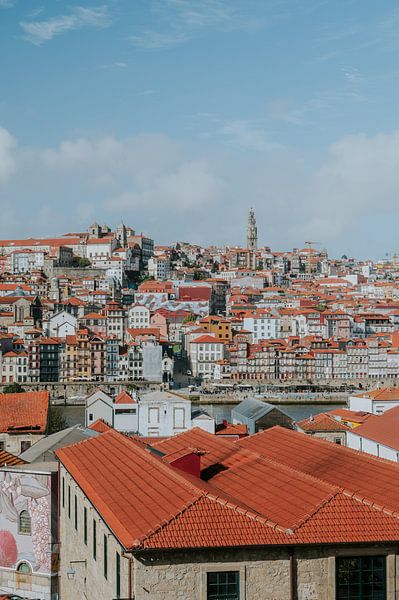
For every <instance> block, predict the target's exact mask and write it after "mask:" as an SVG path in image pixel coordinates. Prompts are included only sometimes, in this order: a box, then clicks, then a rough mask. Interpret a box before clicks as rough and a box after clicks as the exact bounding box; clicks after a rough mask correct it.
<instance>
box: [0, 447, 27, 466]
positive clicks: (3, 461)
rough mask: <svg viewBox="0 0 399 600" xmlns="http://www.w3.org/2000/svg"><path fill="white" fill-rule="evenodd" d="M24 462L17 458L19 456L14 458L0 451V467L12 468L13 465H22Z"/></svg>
mask: <svg viewBox="0 0 399 600" xmlns="http://www.w3.org/2000/svg"><path fill="white" fill-rule="evenodd" d="M25 462H26V461H24V460H22V458H19V456H15V455H14V454H11V453H10V452H7V451H6V450H1V451H0V467H5V466H8V467H12V466H13V465H24V464H25Z"/></svg>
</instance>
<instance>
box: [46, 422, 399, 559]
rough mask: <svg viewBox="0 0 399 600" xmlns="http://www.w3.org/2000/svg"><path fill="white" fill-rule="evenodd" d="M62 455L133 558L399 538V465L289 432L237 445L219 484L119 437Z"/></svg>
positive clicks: (88, 443) (86, 443)
mask: <svg viewBox="0 0 399 600" xmlns="http://www.w3.org/2000/svg"><path fill="white" fill-rule="evenodd" d="M204 433H205V432H204ZM184 435H185V434H181V435H180V436H177V439H178V438H183V436H184ZM205 436H206V437H207V438H208V441H209V442H210V441H211V440H212V442H210V443H212V444H214V439H215V438H214V436H212V435H211V434H206V433H205ZM185 438H186V441H187V439H188V440H189V442H190V445H192V439H190V437H188V438H187V436H185ZM175 439H176V438H175ZM197 440H198V436H197ZM248 440H251V444H249V443H248ZM166 441H167V440H166ZM244 441H246V444H244V443H243V442H244ZM202 442H203V445H205V438H204V437H203V438H202ZM158 445H160V443H159V444H158ZM243 445H245V446H251V448H242V447H241V446H243ZM182 448H183V445H182V443H180V448H176V449H175V450H171V452H176V451H180V450H181V449H182ZM266 452H268V453H269V454H275V455H276V456H274V457H266ZM262 454H263V455H264V456H261V455H262ZM57 455H58V457H59V459H60V461H61V462H62V463H63V464H64V466H65V468H66V469H67V470H68V471H69V472H70V474H71V475H72V477H73V478H74V479H75V481H76V482H77V484H78V485H79V486H80V487H81V488H82V490H83V492H84V493H85V494H86V496H87V497H88V498H89V500H90V501H91V502H92V504H93V505H94V507H95V508H96V509H97V511H98V512H99V514H100V515H101V516H102V518H103V519H104V521H105V522H106V523H107V525H108V527H109V528H110V529H111V530H112V531H113V532H114V534H115V535H116V537H117V538H118V539H119V540H120V542H121V543H122V545H123V546H124V547H125V548H126V549H130V550H134V549H142V548H148V549H150V548H154V549H156V548H201V547H225V546H236V545H237V546H242V545H270V544H279V545H281V544H295V543H307V544H322V543H348V542H360V541H361V542H378V541H395V540H398V539H399V513H395V511H396V509H397V507H398V501H397V500H398V499H399V491H398V488H399V486H398V482H399V467H398V466H397V465H395V464H393V463H388V461H384V460H381V459H376V458H373V457H367V456H365V455H361V454H360V453H357V452H355V451H352V450H348V449H346V448H343V447H340V446H336V445H334V444H330V443H328V442H324V441H322V440H315V439H314V438H310V437H309V436H305V435H304V434H301V433H296V432H293V431H291V430H286V429H283V428H279V427H275V428H272V429H269V430H267V431H265V432H262V433H260V434H257V435H255V436H252V437H251V438H245V440H240V441H236V442H235V443H234V444H230V451H229V452H227V454H226V457H225V458H223V459H222V460H223V461H224V462H223V465H222V466H223V469H224V470H223V469H222V470H221V471H220V472H219V474H218V475H215V476H214V477H213V479H212V480H211V482H210V483H206V482H205V481H202V480H201V479H199V478H196V477H194V476H192V475H187V474H185V473H183V472H182V471H180V470H178V469H176V468H174V467H173V466H171V465H169V464H168V463H167V462H165V461H164V460H163V459H162V458H161V457H159V456H156V455H153V454H152V453H151V452H150V451H149V450H148V449H146V448H145V447H144V446H143V444H140V443H138V442H137V440H132V439H130V438H128V437H127V436H124V435H122V434H120V433H118V432H116V431H114V430H111V431H108V432H106V433H104V434H103V435H101V436H98V437H96V438H91V439H89V440H86V441H84V442H80V443H78V444H75V445H74V446H69V447H66V448H63V449H60V450H58V451H57ZM217 460H219V459H217ZM289 463H292V464H289ZM220 464H221V463H220ZM366 467H368V469H369V472H368V471H367V472H366ZM370 473H371V476H370ZM315 475H316V476H315ZM384 498H385V500H386V501H385V502H384Z"/></svg>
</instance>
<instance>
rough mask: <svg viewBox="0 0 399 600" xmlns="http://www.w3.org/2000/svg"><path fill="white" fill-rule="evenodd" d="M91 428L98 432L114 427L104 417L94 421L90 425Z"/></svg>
mask: <svg viewBox="0 0 399 600" xmlns="http://www.w3.org/2000/svg"><path fill="white" fill-rule="evenodd" d="M89 429H93V431H97V432H98V433H105V432H106V431H110V429H113V428H112V427H111V425H110V424H109V423H107V422H106V421H104V419H97V421H94V423H92V424H91V425H89Z"/></svg>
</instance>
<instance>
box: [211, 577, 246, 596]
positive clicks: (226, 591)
mask: <svg viewBox="0 0 399 600" xmlns="http://www.w3.org/2000/svg"><path fill="white" fill-rule="evenodd" d="M206 597H207V600H240V575H239V572H238V571H215V572H214V573H207V595H206Z"/></svg>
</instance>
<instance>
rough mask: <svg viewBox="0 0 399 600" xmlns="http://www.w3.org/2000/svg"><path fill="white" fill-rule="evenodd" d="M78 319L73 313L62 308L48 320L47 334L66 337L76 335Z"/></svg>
mask: <svg viewBox="0 0 399 600" xmlns="http://www.w3.org/2000/svg"><path fill="white" fill-rule="evenodd" d="M77 323H78V320H77V318H76V317H75V316H74V315H71V313H69V312H66V311H65V310H61V311H60V312H58V313H56V314H54V315H52V316H51V317H49V319H48V321H47V335H48V336H49V337H60V338H66V336H67V335H75V333H76V330H77Z"/></svg>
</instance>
